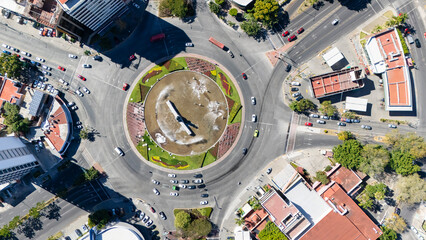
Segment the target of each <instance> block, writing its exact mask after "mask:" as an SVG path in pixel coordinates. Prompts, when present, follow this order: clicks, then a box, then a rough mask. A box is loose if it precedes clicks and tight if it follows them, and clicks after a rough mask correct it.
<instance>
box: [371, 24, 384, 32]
mask: <svg viewBox="0 0 426 240" xmlns="http://www.w3.org/2000/svg"><path fill="white" fill-rule="evenodd" d="M382 29H383V27H382V26H380V25H376V26H375V27H374V29H373V31H372V33H377V32H380V31H382Z"/></svg>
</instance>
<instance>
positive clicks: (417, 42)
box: [414, 38, 422, 48]
mask: <svg viewBox="0 0 426 240" xmlns="http://www.w3.org/2000/svg"><path fill="white" fill-rule="evenodd" d="M414 43H415V44H416V47H417V48H420V47H421V46H422V45H420V41H419V39H418V38H416V40H414Z"/></svg>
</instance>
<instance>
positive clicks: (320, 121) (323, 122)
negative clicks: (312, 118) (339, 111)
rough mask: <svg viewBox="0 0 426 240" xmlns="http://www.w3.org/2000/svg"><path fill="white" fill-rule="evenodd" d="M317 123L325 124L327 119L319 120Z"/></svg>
mask: <svg viewBox="0 0 426 240" xmlns="http://www.w3.org/2000/svg"><path fill="white" fill-rule="evenodd" d="M317 123H319V124H325V121H324V120H319V119H318V120H317Z"/></svg>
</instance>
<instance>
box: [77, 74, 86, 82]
mask: <svg viewBox="0 0 426 240" xmlns="http://www.w3.org/2000/svg"><path fill="white" fill-rule="evenodd" d="M78 78H80V79H81V80H83V81H86V78H85V77H83V76H81V75H78Z"/></svg>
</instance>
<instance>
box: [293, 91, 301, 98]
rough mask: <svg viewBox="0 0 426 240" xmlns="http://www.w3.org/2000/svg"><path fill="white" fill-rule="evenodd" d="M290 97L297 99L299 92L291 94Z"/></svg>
mask: <svg viewBox="0 0 426 240" xmlns="http://www.w3.org/2000/svg"><path fill="white" fill-rule="evenodd" d="M292 96H293V97H298V96H300V92H295V93H293V94H292Z"/></svg>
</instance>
